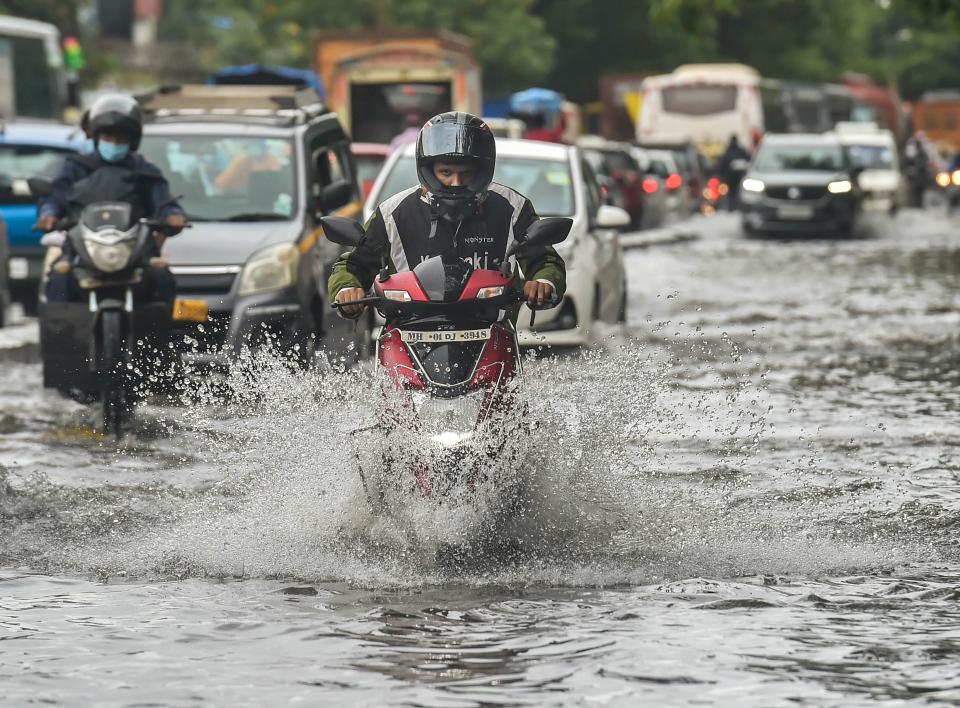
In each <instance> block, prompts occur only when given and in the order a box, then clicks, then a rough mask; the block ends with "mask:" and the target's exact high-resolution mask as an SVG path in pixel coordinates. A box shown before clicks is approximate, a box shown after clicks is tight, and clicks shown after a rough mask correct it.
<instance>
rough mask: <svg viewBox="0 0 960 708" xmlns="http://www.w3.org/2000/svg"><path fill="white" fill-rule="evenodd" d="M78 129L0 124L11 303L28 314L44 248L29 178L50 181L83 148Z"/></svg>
mask: <svg viewBox="0 0 960 708" xmlns="http://www.w3.org/2000/svg"><path fill="white" fill-rule="evenodd" d="M85 142H86V138H85V136H84V135H83V133H82V132H81V131H80V129H79V128H76V127H71V126H68V125H61V124H58V123H54V122H45V121H40V122H38V121H18V122H16V123H6V124H5V123H2V122H0V184H3V185H6V188H2V187H0V214H2V215H3V218H4V220H5V221H6V224H7V229H8V231H9V239H10V243H9V246H10V270H9V274H10V283H11V290H12V294H13V298H14V300H15V301H16V302H19V303H20V305H21V306H22V307H23V310H24V312H25V313H26V314H27V315H31V316H32V315H35V314H36V312H37V295H38V292H37V288H38V286H39V283H40V276H41V270H42V265H43V257H44V252H45V250H46V249H45V248H44V247H43V246H41V245H40V239H41V237H42V236H43V234H42V233H40V232H39V231H34V230H33V225H34V224H35V223H36V222H37V200H36V197H34V196H33V195H32V194H31V193H30V190H29V188H28V187H27V185H26V181H27V180H28V179H29V178H31V177H42V178H45V179H53V177H54V176H55V175H56V174H57V171H58V170H59V169H60V166H61V164H62V163H63V159H64V158H65V157H66V156H67V155H70V154H73V153H76V152H80V151H81V150H83V149H84V145H85Z"/></svg>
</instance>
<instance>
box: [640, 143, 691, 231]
mask: <svg viewBox="0 0 960 708" xmlns="http://www.w3.org/2000/svg"><path fill="white" fill-rule="evenodd" d="M635 150H642V151H643V152H644V153H645V154H646V156H647V158H648V159H649V161H650V169H651V171H652V172H654V173H655V174H656V175H657V176H659V177H660V179H662V180H663V183H664V187H665V192H666V199H665V207H666V210H667V215H668V219H683V218H686V217H688V216H689V215H690V214H691V212H692V211H694V207H693V204H694V200H693V199H692V198H691V195H690V191H689V190H688V189H686V187H685V184H684V180H683V175H682V174H681V173H680V168H679V166H678V165H677V158H676V156H675V155H674V154H673V152H672V151H670V150H657V149H655V148H641V147H637V148H635Z"/></svg>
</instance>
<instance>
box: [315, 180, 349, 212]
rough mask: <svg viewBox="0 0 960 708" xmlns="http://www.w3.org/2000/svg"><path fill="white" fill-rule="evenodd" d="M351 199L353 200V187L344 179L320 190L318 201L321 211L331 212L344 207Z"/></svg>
mask: <svg viewBox="0 0 960 708" xmlns="http://www.w3.org/2000/svg"><path fill="white" fill-rule="evenodd" d="M351 199H353V185H352V184H350V183H349V182H348V181H347V180H345V179H338V180H337V181H336V182H331V183H330V184H328V185H327V186H326V187H324V188H323V189H322V190H321V192H320V199H319V200H318V201H319V206H320V207H321V208H322V209H323V211H326V212H331V211H334V210H336V209H339V208H340V207H343V206H346V205H347V204H349V203H350V200H351Z"/></svg>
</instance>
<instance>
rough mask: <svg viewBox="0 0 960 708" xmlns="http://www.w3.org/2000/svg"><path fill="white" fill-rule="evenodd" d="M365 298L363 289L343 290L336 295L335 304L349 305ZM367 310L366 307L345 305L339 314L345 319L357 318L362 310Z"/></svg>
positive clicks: (365, 294)
mask: <svg viewBox="0 0 960 708" xmlns="http://www.w3.org/2000/svg"><path fill="white" fill-rule="evenodd" d="M366 296H367V293H366V291H364V289H363V288H344V289H343V290H341V291H340V292H338V293H337V302H339V303H349V302H356V301H357V300H362V299H363V298H365V297H366ZM366 309H367V306H366V305H363V304H361V305H347V306H346V307H341V308H340V312H341V314H343V315H344V316H346V317H359V316H360V315H361V314H362V313H363V311H364V310H366Z"/></svg>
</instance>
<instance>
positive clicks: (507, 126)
mask: <svg viewBox="0 0 960 708" xmlns="http://www.w3.org/2000/svg"><path fill="white" fill-rule="evenodd" d="M483 122H484V123H486V124H487V125H488V126H490V130H491V131H492V132H493V134H494V135H495V136H496V137H498V138H522V137H523V134H524V133H525V132H526V130H527V124H526V123H524V122H523V121H522V120H520V119H519V118H487V117H484V118H483Z"/></svg>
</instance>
